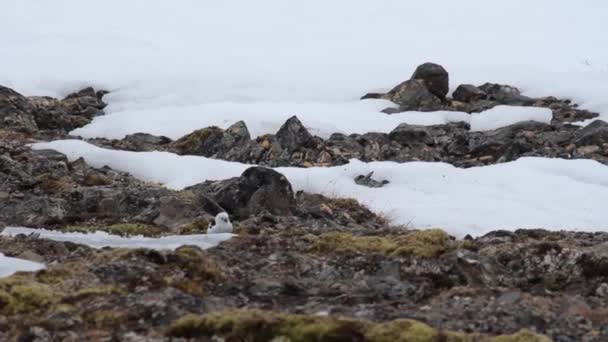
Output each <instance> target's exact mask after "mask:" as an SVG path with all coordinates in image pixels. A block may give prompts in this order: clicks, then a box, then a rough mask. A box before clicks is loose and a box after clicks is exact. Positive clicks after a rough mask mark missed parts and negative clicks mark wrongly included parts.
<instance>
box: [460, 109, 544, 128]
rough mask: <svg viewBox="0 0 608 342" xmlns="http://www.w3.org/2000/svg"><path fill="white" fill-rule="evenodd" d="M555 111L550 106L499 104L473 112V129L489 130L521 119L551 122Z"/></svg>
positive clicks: (470, 120) (471, 120)
mask: <svg viewBox="0 0 608 342" xmlns="http://www.w3.org/2000/svg"><path fill="white" fill-rule="evenodd" d="M551 119H553V113H552V112H551V110H550V109H548V108H535V107H511V106H497V107H494V108H492V109H491V110H487V111H485V112H482V113H474V114H471V117H470V119H469V121H468V122H469V123H470V124H471V130H472V131H488V130H492V129H497V128H500V127H504V126H508V125H512V124H514V123H517V122H520V121H528V120H530V121H538V122H543V123H551Z"/></svg>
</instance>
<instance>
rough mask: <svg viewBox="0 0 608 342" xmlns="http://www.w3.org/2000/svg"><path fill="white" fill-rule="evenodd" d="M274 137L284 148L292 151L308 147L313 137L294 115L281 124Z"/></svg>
mask: <svg viewBox="0 0 608 342" xmlns="http://www.w3.org/2000/svg"><path fill="white" fill-rule="evenodd" d="M276 139H277V141H278V142H279V144H281V147H283V148H284V149H285V150H287V151H288V152H294V151H296V150H298V149H301V148H306V147H310V144H311V142H312V140H313V137H312V135H311V134H310V133H309V132H308V130H307V129H306V127H304V125H303V124H302V122H300V120H299V119H298V118H297V117H296V116H292V117H291V118H289V119H288V120H287V122H285V123H284V124H283V126H281V128H280V129H279V131H278V132H277V134H276Z"/></svg>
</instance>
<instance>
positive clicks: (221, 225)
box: [207, 213, 232, 234]
mask: <svg viewBox="0 0 608 342" xmlns="http://www.w3.org/2000/svg"><path fill="white" fill-rule="evenodd" d="M219 233H232V223H231V222H230V218H229V217H228V214H227V213H219V214H217V216H215V224H214V225H213V226H212V225H211V224H209V228H207V234H219Z"/></svg>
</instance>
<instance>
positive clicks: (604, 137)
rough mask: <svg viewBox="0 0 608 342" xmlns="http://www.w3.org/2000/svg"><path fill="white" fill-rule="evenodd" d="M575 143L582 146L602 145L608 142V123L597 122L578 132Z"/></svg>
mask: <svg viewBox="0 0 608 342" xmlns="http://www.w3.org/2000/svg"><path fill="white" fill-rule="evenodd" d="M576 135H577V137H576V139H575V140H574V143H575V144H576V145H578V146H581V145H600V146H601V145H602V144H604V143H607V142H608V123H607V122H605V121H602V120H595V121H593V122H592V123H590V124H589V125H587V126H586V127H584V128H583V129H582V130H580V131H579V132H577V134H576Z"/></svg>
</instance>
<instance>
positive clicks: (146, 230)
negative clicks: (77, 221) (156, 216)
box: [63, 223, 164, 237]
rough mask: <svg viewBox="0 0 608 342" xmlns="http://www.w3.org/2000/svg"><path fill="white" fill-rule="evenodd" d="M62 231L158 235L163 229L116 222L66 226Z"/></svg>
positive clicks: (140, 224) (126, 235)
mask: <svg viewBox="0 0 608 342" xmlns="http://www.w3.org/2000/svg"><path fill="white" fill-rule="evenodd" d="M63 231H65V232H77V233H94V232H96V231H103V232H106V233H109V234H113V235H119V236H124V237H128V236H135V235H143V236H150V237H158V236H160V235H161V234H162V233H163V231H164V229H163V228H161V227H158V226H153V225H148V224H143V223H117V224H112V225H81V226H67V227H65V228H63Z"/></svg>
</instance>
